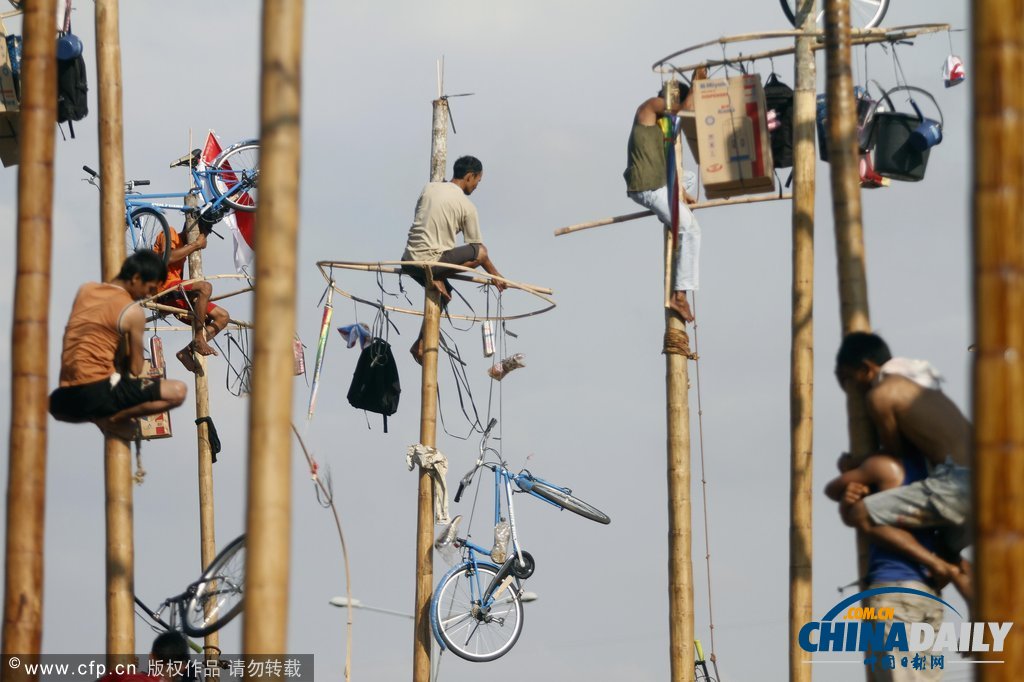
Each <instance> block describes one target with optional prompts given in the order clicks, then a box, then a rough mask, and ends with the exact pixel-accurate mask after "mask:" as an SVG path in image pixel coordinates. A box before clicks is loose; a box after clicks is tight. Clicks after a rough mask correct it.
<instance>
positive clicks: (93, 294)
mask: <svg viewBox="0 0 1024 682" xmlns="http://www.w3.org/2000/svg"><path fill="white" fill-rule="evenodd" d="M166 276H167V268H166V266H164V263H163V260H161V258H160V256H158V255H157V254H155V253H153V252H152V251H149V250H147V249H143V250H140V251H136V252H135V253H133V254H132V255H131V256H129V257H128V258H127V259H126V260H125V262H124V264H123V265H122V266H121V271H120V272H119V273H118V274H117V277H115V278H114V279H113V280H111V281H110V282H89V283H87V284H83V285H82V287H81V288H80V289H79V290H78V294H77V295H76V296H75V303H74V305H73V306H72V308H71V315H70V317H69V318H68V324H67V327H65V329H64V343H63V350H62V351H61V356H60V386H59V387H58V388H57V389H56V390H54V392H53V393H51V394H50V414H52V415H53V416H54V417H55V418H56V419H58V420H60V421H65V422H72V423H81V422H88V421H91V422H94V423H96V425H97V426H99V427H100V429H101V430H102V431H104V433H107V434H110V435H113V436H117V437H119V438H123V439H125V440H131V439H132V438H133V437H134V436H135V427H136V424H135V417H141V416H145V415H149V414H158V413H160V412H165V411H167V410H169V409H171V408H175V407H178V406H179V405H181V404H182V403H183V402H184V401H185V395H186V389H185V384H184V383H182V382H180V381H174V380H167V379H151V378H149V377H140V376H139V375H140V374H142V367H143V365H142V363H143V359H144V358H143V343H142V341H143V328H144V325H145V323H146V316H145V314H144V313H143V311H142V307H141V306H139V305H138V304H137V303H136V301H139V300H141V299H143V298H148V297H150V296H152V295H153V294H155V293H156V292H157V290H158V287H159V285H160V282H162V281H163V280H164V278H165V277H166ZM123 336H127V340H128V344H127V348H126V349H125V350H126V351H127V356H126V357H121V358H119V357H118V356H119V348H120V347H121V342H122V337H123Z"/></svg>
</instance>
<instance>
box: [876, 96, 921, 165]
mask: <svg viewBox="0 0 1024 682" xmlns="http://www.w3.org/2000/svg"><path fill="white" fill-rule="evenodd" d="M919 125H921V119H920V118H918V117H917V115H915V114H905V113H900V112H896V111H888V112H885V113H881V114H875V138H874V140H875V171H876V172H877V173H878V174H879V175H882V176H884V177H887V178H892V179H893V180H907V181H910V182H917V181H918V180H923V179H924V171H925V169H926V168H927V167H928V155H929V154H930V153H931V149H925V150H924V151H921V150H920V149H918V148H917V147H915V146H914V145H913V144H911V143H910V135H911V133H913V132H914V131H915V130H916V129H917V127H918V126H919Z"/></svg>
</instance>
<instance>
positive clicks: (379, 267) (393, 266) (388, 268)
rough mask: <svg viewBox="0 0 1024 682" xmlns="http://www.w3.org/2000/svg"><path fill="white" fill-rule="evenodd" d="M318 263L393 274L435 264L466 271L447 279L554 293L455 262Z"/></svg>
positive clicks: (548, 293)
mask: <svg viewBox="0 0 1024 682" xmlns="http://www.w3.org/2000/svg"><path fill="white" fill-rule="evenodd" d="M316 265H317V267H318V268H320V271H321V272H323V269H324V268H325V267H326V268H341V269H344V270H363V271H365V272H383V273H385V274H391V275H401V274H403V273H402V267H401V266H402V265H431V266H435V267H441V268H452V269H456V270H463V271H464V272H463V273H460V274H456V275H448V276H447V278H446V279H458V280H462V281H463V282H472V283H473V284H494V283H495V282H502V283H504V284H506V285H508V288H510V289H522V290H523V291H526V292H529V293H536V294H545V295H547V296H550V295H552V294H553V293H554V292H553V291H552V290H551V289H548V288H546V287H539V286H536V285H534V284H526V283H523V282H514V281H512V280H510V279H506V278H504V277H499V276H497V275H491V274H487V273H475V274H471V273H474V271H473V270H470V269H469V268H465V267H463V266H461V265H456V264H454V263H437V262H434V261H417V260H410V261H377V262H375V263H355V262H352V261H329V260H321V261H317V263H316ZM324 275H325V276H326V273H324ZM328 281H330V278H328Z"/></svg>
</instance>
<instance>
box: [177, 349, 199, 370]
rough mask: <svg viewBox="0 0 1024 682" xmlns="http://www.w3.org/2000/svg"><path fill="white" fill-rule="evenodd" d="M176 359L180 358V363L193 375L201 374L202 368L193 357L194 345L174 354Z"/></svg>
mask: <svg viewBox="0 0 1024 682" xmlns="http://www.w3.org/2000/svg"><path fill="white" fill-rule="evenodd" d="M174 357H176V358H178V362H180V363H181V364H183V365H184V366H185V369H187V370H188V371H190V372H192V373H193V374H199V372H200V371H201V370H200V367H199V363H198V362H196V359H195V358H194V357H192V344H189V345H187V346H185V347H184V348H182V349H181V350H179V351H178V352H177V353H175V354H174Z"/></svg>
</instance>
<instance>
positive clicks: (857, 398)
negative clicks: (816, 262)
mask: <svg viewBox="0 0 1024 682" xmlns="http://www.w3.org/2000/svg"><path fill="white" fill-rule="evenodd" d="M825 63H826V73H827V81H828V84H827V89H826V92H827V93H828V119H829V123H828V156H829V170H830V175H831V181H832V213H833V217H834V220H835V235H836V259H837V261H838V270H839V311H840V317H841V321H842V331H843V335H846V334H849V333H850V332H854V331H871V321H870V320H871V318H870V315H869V311H868V283H867V273H866V269H867V263H866V257H867V254H866V252H865V250H864V230H863V225H862V224H861V211H860V168H859V166H860V158H859V155H858V153H857V116H856V112H855V110H854V101H853V78H852V76H851V69H850V0H825ZM846 414H847V428H848V430H849V436H850V454H852V455H853V456H854V457H865V456H867V455H869V454H871V451H872V449H873V448H874V444H875V442H876V439H875V435H874V428H873V427H872V425H871V422H870V421H869V420H868V416H867V412H866V410H865V407H864V396H863V394H862V393H861V392H859V391H857V390H856V389H851V390H850V391H847V394H846ZM866 573H867V543H866V542H865V540H864V538H863V536H862V535H861V534H860V533H858V534H857V575H858V577H859V578H861V579H863V577H864V576H865V574H866ZM861 587H862V588H863V587H864V585H862V586H861Z"/></svg>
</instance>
